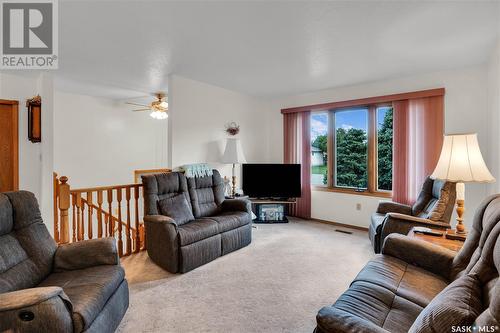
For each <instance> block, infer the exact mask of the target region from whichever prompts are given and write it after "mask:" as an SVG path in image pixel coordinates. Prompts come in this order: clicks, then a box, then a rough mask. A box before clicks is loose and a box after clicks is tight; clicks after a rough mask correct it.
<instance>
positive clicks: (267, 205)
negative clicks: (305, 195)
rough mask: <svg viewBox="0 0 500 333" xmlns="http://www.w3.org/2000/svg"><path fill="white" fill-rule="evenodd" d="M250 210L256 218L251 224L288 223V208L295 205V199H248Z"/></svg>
mask: <svg viewBox="0 0 500 333" xmlns="http://www.w3.org/2000/svg"><path fill="white" fill-rule="evenodd" d="M250 202H251V203H252V210H253V212H254V214H255V215H256V216H257V218H256V219H255V220H253V223H288V218H287V217H286V215H287V213H288V206H289V205H293V204H295V203H296V200H295V199H272V198H269V199H262V198H250Z"/></svg>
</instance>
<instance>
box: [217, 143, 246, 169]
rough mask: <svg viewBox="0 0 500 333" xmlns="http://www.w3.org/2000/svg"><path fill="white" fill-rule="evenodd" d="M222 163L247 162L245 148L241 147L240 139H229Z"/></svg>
mask: <svg viewBox="0 0 500 333" xmlns="http://www.w3.org/2000/svg"><path fill="white" fill-rule="evenodd" d="M222 163H227V164H233V163H234V164H237V163H246V159H245V155H243V149H242V148H241V142H240V140H239V139H235V138H228V139H227V141H226V149H225V150H224V155H223V156H222Z"/></svg>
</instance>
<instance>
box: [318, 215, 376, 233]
mask: <svg viewBox="0 0 500 333" xmlns="http://www.w3.org/2000/svg"><path fill="white" fill-rule="evenodd" d="M310 220H311V221H314V222H319V223H324V224H330V225H334V226H337V227H344V228H349V229H355V230H361V231H368V228H365V227H360V226H357V225H352V224H346V223H340V222H334V221H328V220H322V219H316V218H310Z"/></svg>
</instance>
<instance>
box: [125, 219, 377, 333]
mask: <svg viewBox="0 0 500 333" xmlns="http://www.w3.org/2000/svg"><path fill="white" fill-rule="evenodd" d="M335 229H343V230H349V229H345V228H339V227H335V226H332V225H327V224H322V223H317V222H308V221H299V220H294V221H292V222H291V223H289V224H275V225H262V224H259V225H257V229H253V240H252V244H250V245H249V246H248V247H246V248H243V249H241V250H238V251H236V252H233V253H231V254H229V255H227V256H224V257H221V258H218V259H217V260H215V261H213V262H211V263H209V264H207V265H205V266H202V267H199V268H197V269H195V270H193V271H191V272H189V273H186V274H169V273H167V272H165V271H163V270H162V269H160V268H159V267H157V266H156V265H154V264H153V263H152V262H151V261H150V260H149V258H148V257H147V255H146V253H141V254H138V255H134V256H132V257H129V258H126V259H124V260H123V264H124V266H125V269H126V272H127V278H128V280H129V283H130V307H129V309H128V312H127V314H126V315H125V318H124V319H123V321H122V323H121V325H120V327H119V329H118V331H119V332H134V333H137V332H221V333H222V332H294V333H296V332H307V333H311V332H312V331H313V329H314V326H315V316H316V312H317V311H318V310H319V309H320V308H321V307H322V306H325V305H328V304H331V303H333V302H334V301H335V299H336V298H337V297H338V296H339V295H340V294H341V293H342V292H343V291H344V290H345V289H346V288H347V287H348V286H349V283H350V282H351V280H352V279H353V278H354V277H355V276H356V274H357V273H358V271H359V270H360V269H361V268H362V267H363V266H364V264H365V263H366V262H367V261H368V260H369V259H370V257H371V256H372V250H371V248H370V242H369V240H368V236H367V234H366V232H363V231H358V230H350V231H352V232H353V234H352V235H348V234H343V233H339V232H335Z"/></svg>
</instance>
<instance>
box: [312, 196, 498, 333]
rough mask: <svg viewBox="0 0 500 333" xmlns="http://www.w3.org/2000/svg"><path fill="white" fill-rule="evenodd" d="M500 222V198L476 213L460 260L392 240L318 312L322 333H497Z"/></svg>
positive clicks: (438, 250)
mask: <svg viewBox="0 0 500 333" xmlns="http://www.w3.org/2000/svg"><path fill="white" fill-rule="evenodd" d="M499 221H500V195H495V196H492V197H489V198H487V199H486V200H485V201H484V202H483V203H482V204H481V205H480V207H479V208H478V210H477V211H476V214H475V216H474V220H473V225H472V229H471V231H470V233H469V235H468V237H467V240H466V242H465V244H464V246H463V248H462V249H461V250H460V252H458V254H456V255H455V252H452V251H449V250H446V249H444V248H442V247H439V246H436V245H433V244H430V243H427V242H425V241H422V240H417V239H414V238H409V237H407V236H403V235H398V234H392V235H389V236H388V237H387V238H386V240H385V243H384V246H383V249H382V254H379V255H377V256H376V257H375V258H374V259H373V260H371V261H370V262H368V264H367V265H366V266H365V267H364V268H363V269H362V270H361V272H360V273H359V274H358V276H357V277H356V278H355V279H354V281H353V282H352V283H351V286H350V287H349V289H348V290H347V291H346V292H344V294H342V295H341V296H340V297H339V298H338V299H337V301H336V302H335V304H333V305H332V306H327V307H324V308H322V309H321V310H320V311H319V312H318V314H317V316H316V321H317V327H316V330H315V332H316V333H323V332H378V333H381V332H385V333H387V332H412V333H416V332H418V333H431V332H452V326H454V325H458V326H463V327H469V329H471V325H472V324H473V322H474V323H475V324H476V325H478V326H481V327H489V328H488V329H489V331H484V330H483V332H498V331H499V328H498V327H500V281H499V279H498V275H499V270H500V237H499V234H500V222H499ZM495 327H496V328H495ZM455 329H457V328H456V327H455ZM492 329H493V330H492ZM455 332H465V331H463V330H462V331H458V330H455ZM472 332H477V331H472Z"/></svg>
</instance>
